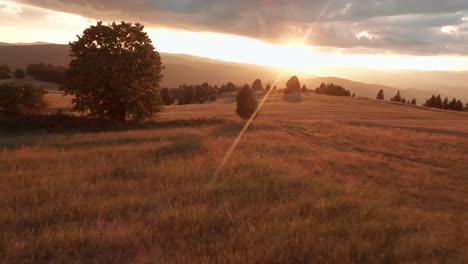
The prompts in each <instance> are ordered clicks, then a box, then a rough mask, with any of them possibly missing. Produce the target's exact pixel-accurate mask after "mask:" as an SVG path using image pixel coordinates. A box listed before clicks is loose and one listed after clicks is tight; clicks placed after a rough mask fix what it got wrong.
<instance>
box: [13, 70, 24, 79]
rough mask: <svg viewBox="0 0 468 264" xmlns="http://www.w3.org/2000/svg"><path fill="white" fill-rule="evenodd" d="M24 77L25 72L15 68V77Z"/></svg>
mask: <svg viewBox="0 0 468 264" xmlns="http://www.w3.org/2000/svg"><path fill="white" fill-rule="evenodd" d="M25 77H26V72H25V71H24V70H23V69H16V71H15V79H24V78H25Z"/></svg>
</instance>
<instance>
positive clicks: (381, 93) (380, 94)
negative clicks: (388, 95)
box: [377, 89, 385, 100]
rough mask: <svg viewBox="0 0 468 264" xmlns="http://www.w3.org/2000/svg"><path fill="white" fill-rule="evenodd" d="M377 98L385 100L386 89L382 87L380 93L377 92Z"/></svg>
mask: <svg viewBox="0 0 468 264" xmlns="http://www.w3.org/2000/svg"><path fill="white" fill-rule="evenodd" d="M377 100H385V96H384V91H383V90H382V89H380V91H379V93H378V94H377Z"/></svg>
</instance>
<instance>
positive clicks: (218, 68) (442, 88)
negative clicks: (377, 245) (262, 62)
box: [0, 43, 468, 103]
mask: <svg viewBox="0 0 468 264" xmlns="http://www.w3.org/2000/svg"><path fill="white" fill-rule="evenodd" d="M161 58H162V61H163V64H164V66H165V69H164V70H163V74H164V79H163V82H162V84H161V85H162V86H163V87H178V86H179V85H181V84H197V83H199V84H201V83H204V82H208V83H211V84H217V85H221V84H223V83H226V82H229V81H232V82H234V83H236V84H237V85H243V84H246V83H247V84H250V83H252V82H253V81H254V80H255V79H257V78H260V79H262V80H263V82H264V83H273V82H274V80H276V78H277V77H278V74H279V73H281V78H280V79H279V83H278V86H279V87H284V86H285V83H286V81H287V79H288V78H289V77H290V76H292V75H297V72H294V71H288V70H284V69H279V68H275V67H266V66H258V65H251V64H242V63H234V62H226V61H220V60H213V59H206V58H201V57H195V56H189V55H184V54H168V53H161ZM69 61H70V58H69V47H68V45H56V44H40V43H39V44H34V43H33V44H8V43H0V64H8V65H9V66H10V68H12V69H15V68H25V67H26V66H27V65H28V64H31V63H41V62H42V63H50V64H54V65H60V66H65V65H68V63H69ZM336 69H337V70H336V76H356V78H357V79H358V80H369V81H371V80H382V81H385V82H384V83H386V84H387V85H386V86H383V85H377V84H367V83H362V82H354V81H351V80H347V79H343V78H336V77H324V78H315V79H311V78H313V77H316V76H313V75H312V74H302V75H301V74H299V77H300V79H301V80H305V79H307V81H306V83H307V85H308V86H309V88H311V89H314V88H316V87H317V86H318V85H319V84H320V83H321V82H334V83H336V84H339V85H342V86H344V87H345V88H347V89H349V90H351V91H352V92H354V93H356V95H358V96H364V97H369V98H374V97H375V96H376V95H377V93H378V91H379V90H380V89H383V90H384V92H385V94H386V96H387V98H390V97H391V96H393V95H395V94H396V92H397V90H398V89H399V88H400V87H401V88H405V89H401V90H404V92H403V96H404V97H406V98H411V99H412V98H416V99H417V101H418V102H419V103H423V102H424V101H425V99H427V98H428V97H430V96H431V95H432V94H434V93H436V94H438V93H440V94H441V95H442V96H448V97H450V98H452V97H458V98H460V99H463V100H465V101H468V88H467V89H465V88H463V87H461V86H460V85H462V84H460V83H464V82H463V80H465V79H466V77H467V76H468V75H467V74H464V73H444V72H427V73H424V72H415V71H389V72H386V73H384V72H381V71H372V70H368V75H366V74H365V71H364V70H362V69H353V68H339V67H336ZM357 73H359V74H357ZM353 74H354V75H353ZM373 76H380V77H379V78H373ZM385 76H387V77H389V76H390V77H391V78H384V77H385ZM444 76H446V77H447V78H448V79H447V78H444ZM358 77H359V78H358ZM452 77H453V79H450V78H452ZM389 80H393V81H389ZM378 83H380V82H378ZM444 83H445V84H444ZM423 85H424V86H423Z"/></svg>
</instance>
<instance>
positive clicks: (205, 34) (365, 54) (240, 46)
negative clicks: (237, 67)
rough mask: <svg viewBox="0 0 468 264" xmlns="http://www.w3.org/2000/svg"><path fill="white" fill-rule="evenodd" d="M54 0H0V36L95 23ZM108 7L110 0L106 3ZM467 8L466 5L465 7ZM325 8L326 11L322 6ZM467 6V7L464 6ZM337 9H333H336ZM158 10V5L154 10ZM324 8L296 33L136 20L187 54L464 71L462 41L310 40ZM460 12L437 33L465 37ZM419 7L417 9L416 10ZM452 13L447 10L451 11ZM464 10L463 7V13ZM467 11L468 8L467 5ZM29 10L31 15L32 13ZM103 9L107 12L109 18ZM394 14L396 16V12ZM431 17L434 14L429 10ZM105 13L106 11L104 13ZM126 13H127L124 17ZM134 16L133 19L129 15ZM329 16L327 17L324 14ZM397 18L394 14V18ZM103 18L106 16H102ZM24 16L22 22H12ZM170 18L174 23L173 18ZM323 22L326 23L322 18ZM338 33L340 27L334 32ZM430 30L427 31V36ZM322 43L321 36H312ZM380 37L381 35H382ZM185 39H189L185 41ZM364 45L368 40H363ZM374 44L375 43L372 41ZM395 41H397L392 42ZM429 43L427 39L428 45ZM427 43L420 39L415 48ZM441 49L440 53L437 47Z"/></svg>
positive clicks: (300, 65) (39, 34)
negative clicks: (38, 0)
mask: <svg viewBox="0 0 468 264" xmlns="http://www.w3.org/2000/svg"><path fill="white" fill-rule="evenodd" d="M24 2H27V3H24ZM346 6H349V8H348V11H347V12H351V11H350V10H352V8H353V5H346ZM56 8H58V7H54V6H47V7H44V6H42V5H41V4H36V5H35V4H33V3H30V2H28V1H10V0H0V13H2V14H3V17H4V18H3V19H1V18H0V22H4V21H2V20H8V19H10V20H11V21H7V22H5V23H3V26H0V42H6V43H15V42H17V43H34V42H47V43H53V44H66V43H68V42H69V41H74V40H75V39H76V35H80V34H81V33H82V31H83V30H84V29H85V28H87V27H88V26H90V25H92V24H95V23H96V21H97V20H101V19H96V18H94V17H92V16H93V15H95V16H97V15H96V14H93V15H90V17H85V16H83V15H82V13H83V11H80V10H76V12H75V13H73V12H71V11H73V8H72V7H70V8H69V9H67V10H64V11H67V12H61V11H57V10H56ZM109 8H111V6H109ZM466 8H468V7H466ZM324 10H325V11H324ZM466 10H468V9H466ZM335 11H336V10H335ZM155 12H156V11H155ZM324 12H325V13H327V12H328V13H330V12H332V11H331V10H330V7H328V8H323V9H321V12H320V13H319V14H318V17H317V18H316V20H315V21H309V23H312V24H311V25H310V24H309V26H308V30H306V31H305V32H301V33H300V34H292V35H293V36H289V37H281V38H261V37H258V38H254V37H252V36H251V35H249V34H247V32H246V33H245V34H235V33H236V32H222V31H218V32H216V31H209V30H208V29H209V28H208V27H203V26H200V27H199V28H198V27H197V28H194V29H190V28H188V29H184V28H183V27H181V26H179V27H177V24H174V23H172V22H170V21H169V22H167V24H166V25H158V26H155V25H152V24H151V23H150V19H147V20H145V19H141V21H139V22H140V23H142V24H144V25H148V26H146V27H145V30H146V31H147V33H148V35H149V36H150V38H151V39H152V40H153V44H154V45H155V48H156V50H157V51H159V52H163V53H171V54H186V55H192V56H198V57H203V58H208V59H216V60H221V61H227V62H237V63H248V64H254V65H261V66H273V67H281V68H287V69H294V70H297V71H300V72H303V73H309V74H313V75H330V73H329V72H330V70H328V69H329V68H336V67H347V68H350V69H348V70H350V71H352V68H364V69H372V70H418V71H454V72H457V71H467V70H468V57H467V56H466V55H465V54H463V52H466V51H465V50H463V44H457V45H455V44H454V45H453V46H456V47H459V48H457V49H445V50H444V49H442V50H441V51H437V50H431V51H427V52H423V53H421V52H419V51H418V49H417V48H416V51H415V50H414V49H413V48H411V49H410V47H408V49H407V50H405V49H401V48H399V47H396V46H395V47H393V46H391V45H389V46H388V47H386V48H379V47H373V46H372V45H374V44H372V43H368V42H372V40H373V39H374V38H376V37H374V36H373V35H372V34H370V33H369V32H368V31H362V32H358V33H356V34H355V36H354V37H355V40H353V41H358V42H359V41H364V40H365V43H364V44H360V43H357V44H355V45H354V46H353V45H352V46H350V47H339V44H340V43H338V44H336V43H335V44H333V45H332V44H328V45H322V46H320V45H313V44H314V43H311V40H310V38H311V36H313V35H314V34H315V33H314V32H315V31H318V30H319V29H318V28H319V27H320V26H322V24H321V22H320V20H321V19H323V17H324V16H325V14H324ZM460 12H461V13H463V12H465V11H456V12H455V13H456V14H457V17H461V20H460V21H459V22H460V26H458V27H456V28H455V27H454V26H451V25H446V26H442V27H440V33H441V34H442V35H444V36H445V37H450V35H454V36H453V37H454V38H457V39H459V38H465V36H466V34H468V33H466V32H465V31H464V30H465V27H467V28H468V23H467V19H466V17H468V15H467V16H466V17H465V15H460V14H458V13H460ZM416 13H417V12H416ZM31 14H34V16H35V17H37V18H39V19H38V20H37V21H36V22H34V23H33V22H32V21H30V20H28V19H27V18H26V17H27V16H28V15H31ZM450 14H451V13H450ZM463 14H465V13H463ZM466 14H468V11H466ZM34 16H33V17H34ZM107 16H108V15H107V14H106V18H107ZM395 16H396V17H399V16H401V15H399V16H397V15H395ZM427 16H428V17H431V16H432V14H427ZM102 17H103V18H104V17H105V16H104V15H102ZM126 17H129V18H130V20H132V21H135V20H136V19H135V18H133V17H132V16H129V15H128V14H127V15H125V16H122V18H126ZM117 18H121V17H120V16H116V15H114V16H110V17H109V18H108V21H113V20H117V21H119V20H121V19H117ZM131 18H133V19H131ZM327 19H328V18H327ZM394 19H395V18H394ZM102 20H105V19H102ZM18 21H22V22H24V23H22V24H18V23H16V24H14V23H15V22H18ZM171 23H172V24H171ZM323 23H324V24H326V23H330V22H329V21H328V20H327V22H323ZM337 34H338V33H337ZM429 37H430V36H427V39H429ZM316 41H317V43H319V44H320V40H316ZM382 41H383V40H382ZM187 43H190V44H189V45H187ZM450 43H451V42H450V41H449V40H447V43H440V44H441V45H442V46H444V45H445V46H450V45H451V44H450ZM366 45H368V46H366ZM375 45H377V44H375ZM395 45H396V44H395ZM460 45H461V46H460ZM429 46H430V45H429ZM427 48H428V47H426V46H425V45H421V46H420V47H419V49H421V50H425V49H427ZM441 52H442V53H441Z"/></svg>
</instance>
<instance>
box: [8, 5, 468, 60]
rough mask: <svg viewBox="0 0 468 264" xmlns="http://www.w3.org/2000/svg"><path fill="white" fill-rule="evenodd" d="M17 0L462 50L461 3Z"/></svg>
mask: <svg viewBox="0 0 468 264" xmlns="http://www.w3.org/2000/svg"><path fill="white" fill-rule="evenodd" d="M17 1H18V2H21V3H24V4H28V5H32V6H38V7H42V8H48V9H52V10H57V11H62V12H68V13H74V14H80V15H83V16H86V17H89V18H92V19H98V20H104V21H109V20H122V19H125V20H130V21H139V22H142V23H143V24H145V25H147V26H164V27H174V28H180V29H185V30H192V31H213V32H220V33H229V34H236V35H242V36H248V37H254V38H258V39H263V40H266V41H271V42H285V41H287V40H289V39H298V38H303V37H304V36H305V35H307V36H308V37H307V38H306V41H307V43H308V44H311V45H319V46H324V47H333V48H343V49H351V48H354V49H356V48H360V49H375V50H379V51H383V52H393V53H411V54H419V53H421V54H439V53H443V54H468V48H467V44H466V43H468V41H467V40H468V29H467V28H468V27H467V23H468V21H467V20H466V18H467V17H468V1H466V0H450V1H440V0H411V1H408V0H309V1H307V0H238V1H232V0H171V1H167V0H133V1H128V0H100V1H99V0H75V1H69V0H17ZM447 26H451V27H454V28H455V27H456V28H457V34H447V33H446V32H445V33H444V32H443V31H442V30H441V28H443V27H447ZM446 29H447V28H446ZM364 32H366V33H367V34H365V33H364ZM309 33H310V34H309Z"/></svg>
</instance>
